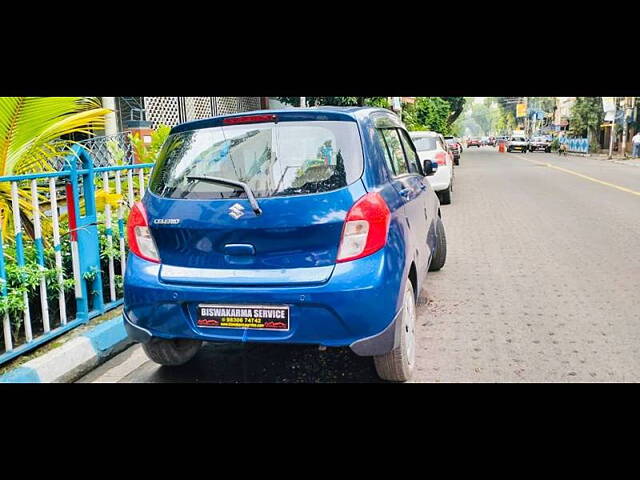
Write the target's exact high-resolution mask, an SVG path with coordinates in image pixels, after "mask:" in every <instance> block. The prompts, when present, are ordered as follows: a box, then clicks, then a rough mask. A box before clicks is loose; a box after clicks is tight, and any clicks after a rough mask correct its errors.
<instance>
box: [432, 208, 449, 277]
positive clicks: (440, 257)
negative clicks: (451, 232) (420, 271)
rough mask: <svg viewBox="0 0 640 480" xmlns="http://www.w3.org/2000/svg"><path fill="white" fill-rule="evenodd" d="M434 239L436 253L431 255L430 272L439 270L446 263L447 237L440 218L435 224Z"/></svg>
mask: <svg viewBox="0 0 640 480" xmlns="http://www.w3.org/2000/svg"><path fill="white" fill-rule="evenodd" d="M436 237H437V240H436V251H435V252H434V253H433V259H432V260H431V265H429V271H430V272H435V271H438V270H440V269H441V268H442V267H444V264H445V262H446V261H447V236H446V235H445V233H444V224H443V223H442V219H441V218H440V217H438V220H437V222H436Z"/></svg>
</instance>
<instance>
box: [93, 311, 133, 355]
mask: <svg viewBox="0 0 640 480" xmlns="http://www.w3.org/2000/svg"><path fill="white" fill-rule="evenodd" d="M84 336H85V337H87V338H88V339H89V340H90V341H91V345H92V346H93V349H94V350H95V351H96V353H97V354H98V356H99V357H102V356H104V355H107V354H108V353H109V350H111V349H112V348H113V347H115V346H116V345H118V344H119V343H120V342H122V341H124V340H126V339H127V331H126V330H125V328H124V321H123V319H122V315H120V316H118V317H116V318H114V319H112V320H109V321H107V322H104V323H101V324H100V325H98V326H97V327H96V328H94V329H93V330H91V331H90V332H87V333H85V334H84Z"/></svg>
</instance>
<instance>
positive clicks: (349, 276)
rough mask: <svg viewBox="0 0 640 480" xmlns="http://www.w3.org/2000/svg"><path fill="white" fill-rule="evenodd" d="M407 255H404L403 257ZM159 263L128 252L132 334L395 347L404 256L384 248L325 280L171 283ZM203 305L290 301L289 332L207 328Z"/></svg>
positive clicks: (379, 350) (368, 351)
mask: <svg viewBox="0 0 640 480" xmlns="http://www.w3.org/2000/svg"><path fill="white" fill-rule="evenodd" d="M400 257H402V258H400ZM159 269H160V265H158V264H154V263H152V262H147V261H145V260H142V259H140V258H139V257H136V256H135V255H131V254H130V255H129V258H128V261H127V269H126V276H125V296H124V317H125V328H126V329H127V332H128V334H129V337H130V338H131V339H132V340H134V341H137V342H142V343H144V342H147V341H149V340H150V339H151V338H153V337H159V338H168V339H169V338H192V339H199V340H203V341H211V342H224V341H235V342H270V343H305V344H316V345H324V346H351V348H352V349H353V351H354V352H355V353H357V354H358V355H381V354H383V353H386V352H388V351H389V350H391V349H392V348H393V347H394V342H395V341H396V338H397V332H396V324H397V322H396V319H397V318H398V314H399V312H400V305H401V299H400V298H399V295H400V292H401V291H404V290H403V289H404V281H405V278H406V272H404V255H398V252H395V251H390V250H389V247H385V248H384V249H382V250H380V251H379V252H377V253H375V254H373V255H370V256H369V257H365V258H362V259H359V260H355V261H353V262H346V263H341V264H336V266H335V269H334V272H333V274H332V275H331V278H329V280H328V281H326V282H325V283H324V284H322V285H313V286H310V285H303V286H287V287H264V286H263V287H248V286H237V287H220V286H204V285H184V284H173V283H172V284H168V283H166V282H163V281H161V280H160V279H159V275H158V274H159ZM200 303H226V304H238V305H252V304H254V305H266V304H272V305H289V307H290V329H289V330H288V331H265V330H258V329H256V330H253V329H232V328H203V327H199V326H198V325H197V324H196V320H197V319H196V312H197V310H196V308H197V305H198V304H200Z"/></svg>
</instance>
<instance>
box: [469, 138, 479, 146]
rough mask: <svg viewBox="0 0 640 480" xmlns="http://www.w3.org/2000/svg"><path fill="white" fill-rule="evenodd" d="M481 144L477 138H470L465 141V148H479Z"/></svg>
mask: <svg viewBox="0 0 640 480" xmlns="http://www.w3.org/2000/svg"><path fill="white" fill-rule="evenodd" d="M480 145H481V142H480V139H479V138H476V137H474V138H470V139H468V140H467V148H469V147H478V148H480Z"/></svg>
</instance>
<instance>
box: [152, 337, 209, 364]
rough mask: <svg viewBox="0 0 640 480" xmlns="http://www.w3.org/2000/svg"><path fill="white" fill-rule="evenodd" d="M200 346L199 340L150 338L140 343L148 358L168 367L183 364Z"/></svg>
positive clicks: (194, 354) (193, 355)
mask: <svg viewBox="0 0 640 480" xmlns="http://www.w3.org/2000/svg"><path fill="white" fill-rule="evenodd" d="M201 346H202V341H201V340H191V339H188V338H176V339H172V340H165V339H164V338H152V339H151V340H150V341H149V342H147V343H143V344H142V349H143V350H144V353H146V355H147V357H149V359H150V360H152V361H154V362H155V363H158V364H160V365H164V366H167V367H169V366H177V365H184V364H185V363H187V362H188V361H189V360H191V359H192V358H193V357H195V356H196V353H198V351H199V350H200V347H201Z"/></svg>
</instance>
